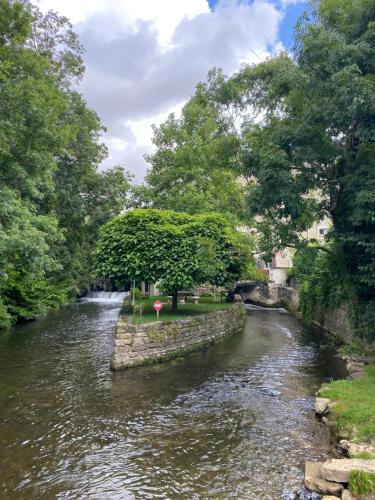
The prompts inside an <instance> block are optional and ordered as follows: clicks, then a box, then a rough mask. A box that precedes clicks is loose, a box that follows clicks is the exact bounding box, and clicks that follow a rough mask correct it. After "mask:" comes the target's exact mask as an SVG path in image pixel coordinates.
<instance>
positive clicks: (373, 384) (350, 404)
mask: <svg viewBox="0 0 375 500" xmlns="http://www.w3.org/2000/svg"><path fill="white" fill-rule="evenodd" d="M320 394H321V395H322V396H323V397H326V398H329V399H331V400H332V401H335V402H337V404H336V405H334V406H333V407H332V418H333V421H334V423H335V424H336V427H337V429H338V432H339V433H340V431H345V432H346V433H349V435H350V438H351V439H355V440H356V441H359V442H361V441H371V440H373V439H374V437H375V413H374V408H375V365H371V366H369V367H368V368H367V370H366V373H365V375H364V376H363V377H361V378H359V379H357V380H337V381H335V382H331V383H330V384H327V385H324V386H323V388H322V389H321V390H320Z"/></svg>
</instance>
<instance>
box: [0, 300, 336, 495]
mask: <svg viewBox="0 0 375 500" xmlns="http://www.w3.org/2000/svg"><path fill="white" fill-rule="evenodd" d="M118 311H119V309H118V304H117V305H116V304H110V303H99V304H98V303H94V302H83V303H80V304H76V305H72V306H68V307H65V308H62V309H61V310H60V311H58V312H55V313H51V314H50V315H49V316H48V317H47V318H45V319H43V320H40V321H38V322H35V323H30V324H26V325H22V326H21V327H17V328H16V329H13V330H12V331H11V332H10V333H4V334H3V335H2V336H0V441H1V443H2V448H3V450H4V451H5V452H4V453H3V454H2V455H1V456H0V497H1V498H2V497H4V498H8V497H9V498H40V499H43V498H46V499H49V498H62V499H66V498H69V499H72V498H73V499H74V498H100V499H102V498H111V499H117V498H119V499H120V498H121V499H124V498H182V499H184V498H186V499H201V498H220V499H221V498H239V499H280V498H284V499H297V498H301V499H306V500H307V499H314V498H319V497H318V496H316V495H314V494H311V493H308V492H307V491H306V490H304V488H303V487H302V470H303V462H304V460H305V459H306V458H309V459H311V458H319V457H320V456H321V455H322V454H325V453H326V452H327V449H326V447H327V441H326V440H325V438H324V435H323V434H322V432H321V430H320V427H319V424H318V423H317V422H316V421H315V420H314V416H313V412H312V410H311V409H312V395H313V393H314V391H315V389H316V387H317V386H318V385H319V384H320V383H321V381H322V379H323V378H324V377H330V376H335V374H336V373H335V371H334V369H335V367H336V364H335V363H337V360H336V359H335V358H333V353H332V352H330V351H329V350H325V351H318V350H317V349H316V347H315V346H314V344H313V343H311V341H310V339H308V338H307V337H306V335H305V334H304V332H302V330H301V326H300V325H299V324H298V323H297V322H296V321H295V320H294V319H293V318H292V317H291V316H289V315H288V314H286V313H285V312H284V311H262V310H252V311H250V314H249V316H248V318H247V323H246V328H245V331H244V332H243V333H242V334H239V335H236V336H234V337H231V338H228V339H226V340H225V341H224V342H222V343H220V344H217V345H215V346H211V347H209V348H207V349H205V350H203V351H201V352H196V353H193V354H191V355H189V356H186V357H183V358H179V359H176V360H174V361H171V362H169V363H165V364H160V365H155V366H149V367H144V368H137V369H134V370H129V371H125V372H121V373H111V372H110V370H109V359H110V353H111V349H112V343H113V331H114V325H115V322H116V319H117V315H118ZM327 360H328V362H327Z"/></svg>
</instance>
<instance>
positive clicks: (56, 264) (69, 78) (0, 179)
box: [0, 0, 129, 327]
mask: <svg viewBox="0 0 375 500" xmlns="http://www.w3.org/2000/svg"><path fill="white" fill-rule="evenodd" d="M81 56H82V47H81V45H80V44H79V41H78V39H77V36H76V35H75V34H74V33H73V32H72V30H71V25H70V24H69V22H68V21H67V20H66V19H65V18H63V17H59V16H58V15H56V14H55V13H53V12H49V13H48V14H46V15H43V14H42V13H41V12H40V11H39V10H38V8H37V7H35V6H33V5H31V4H30V3H29V2H28V1H27V0H24V1H16V0H15V1H10V0H0V327H1V326H8V325H9V324H10V323H11V322H13V321H14V320H16V319H17V318H24V319H32V318H35V317H37V316H38V315H39V314H42V313H43V312H45V311H46V310H47V309H48V308H50V307H55V306H56V305H58V304H59V303H61V302H63V301H65V300H67V295H68V294H69V293H70V294H74V293H76V292H77V291H78V290H79V289H80V288H84V287H87V286H88V285H89V284H90V282H91V279H92V248H93V245H94V241H95V238H96V234H97V231H98V227H99V225H100V224H102V223H103V222H106V221H107V220H108V219H109V218H112V217H113V216H114V215H117V214H118V213H119V212H120V211H121V209H122V208H123V206H124V204H125V193H126V191H127V190H128V188H129V182H128V177H127V176H126V175H125V174H124V172H123V171H122V170H121V169H115V170H113V171H110V172H106V173H104V174H100V173H98V172H97V166H98V164H99V162H100V161H101V160H102V159H103V158H104V155H105V153H106V152H105V148H103V146H102V145H101V144H100V142H99V136H100V133H101V132H102V126H101V124H100V121H99V119H98V117H97V116H96V114H95V113H94V112H93V111H91V110H89V109H88V108H87V106H86V104H85V103H84V101H83V99H82V98H81V96H80V95H79V94H77V93H76V92H75V91H74V90H73V89H72V84H73V83H74V82H76V81H77V78H79V77H80V76H82V72H83V65H82V57H81Z"/></svg>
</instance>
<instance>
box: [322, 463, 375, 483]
mask: <svg viewBox="0 0 375 500" xmlns="http://www.w3.org/2000/svg"><path fill="white" fill-rule="evenodd" d="M352 470H361V471H365V472H372V473H375V460H361V459H359V458H352V459H343V460H342V459H336V458H334V459H332V460H329V461H328V462H325V464H323V466H322V470H321V473H322V476H323V477H324V479H326V480H327V481H336V482H337V483H347V482H348V481H349V474H350V472H351V471H352Z"/></svg>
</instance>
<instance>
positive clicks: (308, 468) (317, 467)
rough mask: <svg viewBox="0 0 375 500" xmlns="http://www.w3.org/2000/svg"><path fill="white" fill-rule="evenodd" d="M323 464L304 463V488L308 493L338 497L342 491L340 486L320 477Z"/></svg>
mask: <svg viewBox="0 0 375 500" xmlns="http://www.w3.org/2000/svg"><path fill="white" fill-rule="evenodd" d="M322 465H323V462H305V486H306V488H307V489H308V490H310V491H316V492H318V493H327V494H329V495H340V493H341V492H342V490H343V489H344V487H343V485H342V484H339V483H335V482H331V481H327V480H326V479H324V478H323V477H322V474H321V468H322Z"/></svg>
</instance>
